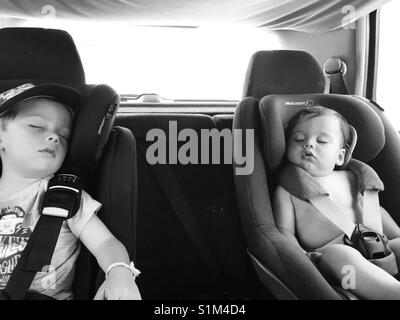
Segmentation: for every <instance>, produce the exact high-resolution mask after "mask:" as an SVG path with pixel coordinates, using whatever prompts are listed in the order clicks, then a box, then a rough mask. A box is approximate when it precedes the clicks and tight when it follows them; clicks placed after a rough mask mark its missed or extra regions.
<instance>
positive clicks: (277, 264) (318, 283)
mask: <svg viewBox="0 0 400 320" xmlns="http://www.w3.org/2000/svg"><path fill="white" fill-rule="evenodd" d="M305 102H307V103H305ZM312 105H322V106H325V107H329V108H332V109H335V110H336V111H338V112H339V113H341V114H342V115H343V116H344V117H345V118H346V120H347V121H348V122H349V124H351V125H352V126H354V127H355V128H356V130H357V132H358V137H359V138H358V143H357V145H356V148H355V150H354V152H353V157H354V158H356V159H359V160H362V161H364V162H371V160H372V159H375V158H377V157H379V155H380V153H381V152H382V151H383V150H384V147H385V144H386V137H385V130H386V128H385V127H384V123H383V122H382V120H381V116H380V115H379V114H378V112H379V111H378V110H377V108H375V107H374V106H373V105H371V104H370V103H367V102H365V101H361V100H360V99H359V98H357V97H352V96H344V95H333V94H302V95H270V96H267V97H264V98H262V99H261V100H257V99H254V98H246V99H244V100H243V101H242V102H241V103H240V104H239V105H238V108H237V110H236V113H235V122H234V128H242V129H244V128H245V129H248V128H253V129H254V130H255V154H254V157H255V166H254V171H253V173H252V174H251V175H249V176H235V182H236V188H237V194H238V198H239V206H240V212H241V215H242V221H243V226H244V229H245V233H246V238H247V242H248V247H249V251H250V252H251V253H252V254H253V255H254V256H255V257H256V258H257V259H258V260H259V261H260V262H261V263H262V264H263V265H264V266H265V267H266V268H268V269H269V270H271V271H272V272H273V274H274V275H275V276H277V277H278V278H279V279H280V280H282V281H283V283H284V284H285V285H286V286H287V287H288V288H289V289H290V290H291V291H292V292H293V293H294V295H295V296H296V297H298V298H301V299H337V298H340V296H338V294H337V293H336V292H334V291H333V289H332V288H331V287H330V285H329V284H328V283H327V282H326V280H325V279H322V278H321V277H320V275H319V271H318V270H317V269H316V268H315V266H314V265H313V264H312V263H311V264H310V261H309V260H307V259H308V258H306V259H304V257H305V256H304V254H303V253H302V252H301V251H300V250H298V249H296V248H295V247H294V246H293V244H292V243H291V241H290V240H289V239H286V237H285V236H283V235H282V234H281V233H280V232H279V231H278V230H277V229H276V226H275V223H274V219H273V213H272V207H271V201H270V197H272V195H273V192H274V190H275V187H276V185H277V176H276V173H277V172H276V169H277V168H278V167H279V164H280V163H281V161H282V159H283V157H284V153H285V137H284V129H285V127H286V124H287V123H288V121H289V119H290V118H291V117H292V116H293V115H294V114H295V113H296V112H297V111H299V110H300V109H301V108H306V107H307V106H312ZM399 147H400V143H399V144H398V146H397V148H399ZM378 174H379V171H378ZM381 178H382V177H381ZM382 180H383V179H382ZM384 182H385V181H384ZM385 192H386V184H385ZM381 204H382V205H383V206H384V207H385V205H384V204H383V203H381ZM395 214H396V213H395ZM296 250H297V251H298V252H295V251H296ZM303 256H304V257H303ZM299 275H301V276H299ZM300 279H301V280H300Z"/></svg>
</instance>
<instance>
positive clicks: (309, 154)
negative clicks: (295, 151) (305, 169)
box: [302, 150, 316, 159]
mask: <svg viewBox="0 0 400 320" xmlns="http://www.w3.org/2000/svg"><path fill="white" fill-rule="evenodd" d="M302 158H304V159H316V157H315V155H314V153H313V152H312V151H311V150H306V151H305V152H304V153H303V154H302Z"/></svg>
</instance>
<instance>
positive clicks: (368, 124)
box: [259, 94, 385, 170]
mask: <svg viewBox="0 0 400 320" xmlns="http://www.w3.org/2000/svg"><path fill="white" fill-rule="evenodd" d="M315 105H321V106H323V107H326V108H330V109H333V110H335V111H337V112H339V113H340V114H341V115H342V116H343V117H344V118H345V119H346V120H347V122H348V123H349V124H350V125H351V126H352V127H354V128H355V131H353V133H352V134H353V138H352V141H353V144H355V142H356V141H357V145H355V148H354V146H353V148H354V152H353V157H354V158H356V159H358V160H361V161H363V162H368V161H370V160H372V159H373V158H375V156H376V155H377V154H378V153H379V152H380V151H381V150H382V148H383V147H384V145H385V133H384V126H383V123H382V121H381V119H380V118H379V116H378V115H377V114H376V112H375V111H374V110H373V109H372V107H371V106H369V104H368V103H367V102H365V101H362V100H360V99H358V98H356V97H352V96H347V95H336V94H302V95H270V96H266V97H264V98H262V99H261V100H260V102H259V111H260V120H261V124H262V125H261V127H262V142H263V148H262V149H263V153H264V154H263V155H264V159H265V161H266V162H267V164H268V166H269V168H270V169H271V170H276V169H277V168H278V167H279V165H280V164H281V162H282V160H283V158H284V156H285V151H286V141H285V129H286V126H287V124H288V122H289V120H290V119H291V118H292V117H293V115H295V114H296V113H297V112H298V111H300V110H301V109H302V108H307V107H312V106H315ZM354 134H356V135H355V136H354ZM348 153H349V155H350V154H351V150H350V152H348ZM346 160H347V161H348V160H349V159H346Z"/></svg>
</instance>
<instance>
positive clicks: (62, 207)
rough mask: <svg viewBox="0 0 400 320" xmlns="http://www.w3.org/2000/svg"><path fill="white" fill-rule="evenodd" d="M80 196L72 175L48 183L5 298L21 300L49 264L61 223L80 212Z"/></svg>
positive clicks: (75, 178) (79, 190)
mask: <svg viewBox="0 0 400 320" xmlns="http://www.w3.org/2000/svg"><path fill="white" fill-rule="evenodd" d="M81 194H82V185H81V182H80V180H79V178H78V177H77V176H75V175H70V174H57V175H55V176H54V177H53V178H51V179H50V180H49V183H48V187H47V191H46V193H45V196H44V199H43V203H42V207H41V216H40V218H39V220H38V222H37V223H36V226H35V229H34V230H33V232H32V234H31V236H30V237H29V240H28V243H27V245H26V247H25V249H24V251H23V252H22V254H21V257H20V259H19V260H18V263H17V265H16V267H15V269H14V271H13V273H12V274H11V277H10V279H9V280H8V282H7V286H6V288H5V289H4V290H3V295H4V296H5V297H6V298H7V299H10V300H22V299H24V298H25V297H26V294H27V292H28V290H29V287H30V286H31V283H32V281H33V279H34V278H35V275H36V273H37V272H38V271H42V269H43V267H44V266H47V265H50V263H51V258H52V256H53V252H54V249H55V246H56V243H57V240H58V236H59V234H60V230H61V227H62V223H63V222H64V220H67V219H70V218H72V217H73V216H74V215H75V214H76V212H77V211H78V210H79V207H80V202H81ZM49 208H53V209H50V210H49ZM54 208H57V210H54ZM52 213H53V214H52Z"/></svg>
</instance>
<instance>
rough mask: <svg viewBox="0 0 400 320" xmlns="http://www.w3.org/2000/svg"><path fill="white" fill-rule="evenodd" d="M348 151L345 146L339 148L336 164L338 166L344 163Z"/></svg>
mask: <svg viewBox="0 0 400 320" xmlns="http://www.w3.org/2000/svg"><path fill="white" fill-rule="evenodd" d="M346 151H347V150H346V149H345V148H341V149H340V150H339V154H338V158H337V160H336V165H337V166H341V165H343V163H344V159H345V157H346Z"/></svg>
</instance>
